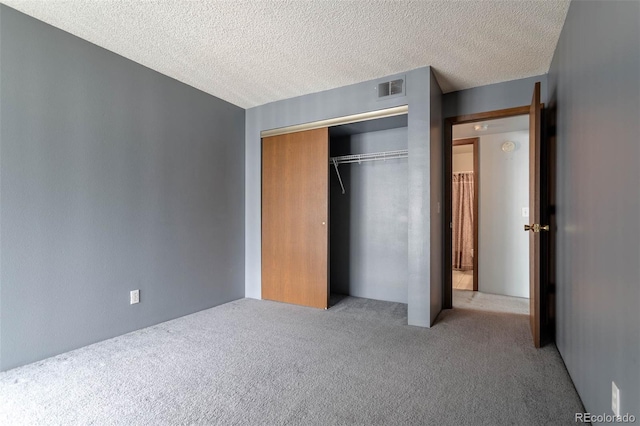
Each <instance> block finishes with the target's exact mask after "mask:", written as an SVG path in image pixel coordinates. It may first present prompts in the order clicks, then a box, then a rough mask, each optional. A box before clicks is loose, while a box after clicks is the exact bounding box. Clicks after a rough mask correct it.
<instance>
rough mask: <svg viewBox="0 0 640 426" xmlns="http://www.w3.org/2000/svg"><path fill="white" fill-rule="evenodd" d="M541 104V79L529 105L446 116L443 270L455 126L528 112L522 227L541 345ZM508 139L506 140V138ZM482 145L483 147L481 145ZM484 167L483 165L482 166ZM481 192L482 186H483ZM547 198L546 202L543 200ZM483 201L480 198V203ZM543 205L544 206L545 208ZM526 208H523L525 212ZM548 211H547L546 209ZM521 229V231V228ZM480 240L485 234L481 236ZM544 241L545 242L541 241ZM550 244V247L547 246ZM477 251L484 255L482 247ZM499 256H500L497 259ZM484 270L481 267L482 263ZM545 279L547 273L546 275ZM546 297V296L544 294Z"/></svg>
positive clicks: (534, 326) (447, 300) (448, 285)
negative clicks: (525, 217) (526, 185)
mask: <svg viewBox="0 0 640 426" xmlns="http://www.w3.org/2000/svg"><path fill="white" fill-rule="evenodd" d="M542 107H543V106H542V104H541V102H540V83H535V85H534V90H533V96H532V100H531V104H530V105H526V106H522V107H516V108H509V109H504V110H497V111H490V112H484V113H477V114H470V115H464V116H457V117H449V118H446V119H445V125H444V148H445V164H444V169H445V224H447V222H448V224H447V225H448V226H445V228H444V235H445V238H444V244H443V246H444V270H445V271H450V270H451V269H452V261H453V259H452V258H453V256H452V249H453V247H452V227H453V223H452V196H451V194H452V174H453V168H452V147H453V139H454V137H453V129H454V126H455V125H458V124H468V123H478V124H480V125H481V122H483V121H487V120H492V119H498V118H508V117H516V116H523V115H524V116H528V119H529V161H528V173H529V188H528V191H527V192H528V197H529V206H528V210H529V211H528V212H526V213H527V214H528V215H529V218H528V219H529V221H528V222H529V223H525V224H524V226H523V228H524V229H523V230H524V231H527V236H528V239H529V280H528V284H529V307H530V309H529V318H530V325H531V334H532V337H533V343H534V346H536V347H540V345H541V341H543V338H542V337H541V332H542V331H544V330H543V329H544V325H545V324H544V322H546V320H545V319H546V317H547V315H546V313H547V312H548V307H547V306H546V301H543V300H541V295H543V293H542V292H541V287H544V285H546V283H543V285H542V286H541V277H544V275H545V274H544V271H543V269H544V264H545V260H544V258H546V256H548V253H549V250H548V249H545V253H544V257H543V256H541V247H547V245H548V244H547V242H548V238H546V236H544V232H542V233H541V231H545V232H546V231H549V226H547V225H544V224H542V223H541V218H542V217H543V215H542V214H541V212H542V211H543V210H544V209H546V208H548V202H547V201H548V200H546V199H544V197H541V190H542V191H543V189H542V187H541V176H542V175H543V173H541V168H542V166H541V164H542V162H544V161H543V160H542V159H541V150H542V143H541V141H542V138H541V129H542V126H541V121H542ZM505 142H507V141H505ZM514 145H515V144H513V143H507V144H504V145H503V146H502V147H501V149H502V150H503V152H510V151H511V150H513V148H514ZM480 149H482V147H480ZM481 167H482V166H481ZM480 192H482V189H480ZM541 201H543V202H544V206H543V205H542V202H541ZM481 203H482V201H481V202H480V204H481ZM543 207H544V208H543ZM524 213H525V211H522V214H524ZM545 215H546V213H545ZM489 231H490V232H495V233H501V232H502V230H501V227H500V225H498V226H497V227H496V228H495V229H490V230H489ZM512 231H513V232H515V230H509V232H512ZM520 232H522V231H520ZM480 240H482V238H481V237H480ZM541 241H542V242H541ZM547 248H548V247H547ZM479 251H480V253H475V254H476V255H479V256H480V257H481V256H482V250H481V249H480V250H479ZM541 259H542V261H541ZM498 260H499V259H498ZM479 269H480V271H482V267H481V266H480V267H479ZM444 277H445V278H444V280H443V308H444V309H447V308H449V309H450V308H452V307H453V287H452V276H451V274H448V273H447V274H445V275H444ZM545 279H546V277H545ZM478 285H479V287H480V288H481V287H482V280H481V279H480V280H479V283H478ZM545 297H546V296H545Z"/></svg>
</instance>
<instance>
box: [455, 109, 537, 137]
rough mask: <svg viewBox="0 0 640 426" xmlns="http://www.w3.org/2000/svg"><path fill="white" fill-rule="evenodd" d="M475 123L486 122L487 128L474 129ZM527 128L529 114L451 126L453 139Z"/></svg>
mask: <svg viewBox="0 0 640 426" xmlns="http://www.w3.org/2000/svg"><path fill="white" fill-rule="evenodd" d="M477 124H486V125H487V130H475V129H474V128H473V127H474V126H475V125H477ZM520 130H529V115H518V116H516V117H509V118H497V119H494V120H487V121H480V122H478V123H465V124H456V125H455V126H453V139H464V138H477V137H480V136H486V135H495V134H498V133H507V132H516V131H520Z"/></svg>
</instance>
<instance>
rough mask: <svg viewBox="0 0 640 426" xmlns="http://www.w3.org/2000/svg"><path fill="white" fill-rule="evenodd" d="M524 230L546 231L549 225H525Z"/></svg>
mask: <svg viewBox="0 0 640 426" xmlns="http://www.w3.org/2000/svg"><path fill="white" fill-rule="evenodd" d="M524 230H525V231H532V232H540V231H548V230H549V225H540V224H539V223H534V224H532V225H525V226H524Z"/></svg>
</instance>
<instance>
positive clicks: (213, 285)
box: [0, 6, 245, 369]
mask: <svg viewBox="0 0 640 426" xmlns="http://www.w3.org/2000/svg"><path fill="white" fill-rule="evenodd" d="M0 13H1V15H0V37H1V39H2V44H1V45H0V90H1V93H2V96H1V97H0V119H1V122H0V153H1V156H0V237H1V240H0V273H1V275H0V299H1V300H0V307H1V311H0V312H1V320H2V322H1V324H0V326H1V328H0V338H1V341H2V347H1V353H0V368H1V369H8V368H12V367H15V366H18V365H20V364H24V363H28V362H31V361H35V360H38V359H42V358H45V357H48V356H51V355H55V354H58V353H61V352H65V351H68V350H70V349H74V348H77V347H80V346H83V345H87V344H90V343H92V342H96V341H99V340H102V339H106V338H109V337H112V336H116V335H119V334H122V333H126V332H129V331H132V330H135V329H139V328H141V327H146V326H149V325H152V324H155V323H158V322H161V321H166V320H169V319H172V318H175V317H179V316H182V315H186V314H189V313H192V312H195V311H198V310H201V309H205V308H209V307H211V306H214V305H217V304H220V303H224V302H228V301H231V300H234V299H237V298H241V297H243V295H244V262H243V259H244V230H243V228H244V224H243V219H242V218H243V216H244V117H245V114H244V111H243V110H242V109H241V108H238V107H236V106H233V105H231V104H229V103H226V102H224V101H221V100H219V99H217V98H214V97H212V96H210V95H207V94H205V93H203V92H200V91H198V90H196V89H193V88H191V87H189V86H186V85H184V84H182V83H179V82H177V81H175V80H172V79H170V78H168V77H166V76H163V75H161V74H159V73H156V72H154V71H151V70H149V69H147V68H145V67H143V66H141V65H138V64H136V63H134V62H131V61H129V60H127V59H124V58H122V57H120V56H117V55H115V54H113V53H111V52H109V51H106V50H104V49H101V48H99V47H97V46H95V45H92V44H90V43H88V42H86V41H83V40H81V39H79V38H76V37H74V36H72V35H70V34H68V33H65V32H63V31H60V30H57V29H55V28H53V27H50V26H48V25H46V24H44V23H41V22H39V21H37V20H35V19H32V18H30V17H27V16H25V15H23V14H21V13H18V12H16V11H14V10H12V9H10V8H8V7H5V6H0ZM132 289H140V290H141V295H140V298H141V303H140V304H138V305H129V291H130V290H132Z"/></svg>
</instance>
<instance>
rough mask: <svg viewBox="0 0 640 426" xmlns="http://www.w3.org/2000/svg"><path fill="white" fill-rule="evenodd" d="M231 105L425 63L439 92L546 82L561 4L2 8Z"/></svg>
mask: <svg viewBox="0 0 640 426" xmlns="http://www.w3.org/2000/svg"><path fill="white" fill-rule="evenodd" d="M0 1H1V2H2V3H5V4H7V5H8V6H11V7H13V8H15V9H17V10H20V11H22V12H24V13H26V14H28V15H31V16H33V17H35V18H37V19H40V20H42V21H44V22H47V23H49V24H51V25H53V26H55V27H58V28H61V29H63V30H65V31H68V32H70V33H72V34H74V35H76V36H78V37H81V38H83V39H86V40H88V41H90V42H92V43H95V44H97V45H98V46H102V47H104V48H106V49H109V50H111V51H113V52H115V53H118V54H120V55H122V56H124V57H126V58H129V59H131V60H133V61H136V62H138V63H140V64H143V65H145V66H147V67H149V68H152V69H154V70H156V71H159V72H161V73H163V74H166V75H168V76H170V77H173V78H175V79H177V80H180V81H182V82H184V83H187V84H189V85H191V86H193V87H196V88H198V89H201V90H203V91H205V92H207V93H210V94H212V95H214V96H217V97H219V98H222V99H225V100H227V101H229V102H232V103H234V104H236V105H238V106H241V107H244V108H249V107H252V106H256V105H261V104H264V103H268V102H272V101H276V100H279V99H285V98H290V97H293V96H299V95H303V94H306V93H313V92H318V91H321V90H326V89H331V88H334V87H340V86H345V85H348V84H352V83H357V82H360V81H364V80H369V79H375V78H379V77H384V76H387V75H391V74H395V73H399V72H404V71H407V70H411V69H414V68H419V67H423V66H427V65H431V66H432V67H434V69H435V70H436V76H437V79H438V82H439V83H440V86H441V87H442V89H443V91H444V92H445V93H446V92H451V91H455V90H460V89H466V88H470V87H476V86H481V85H485V84H491V83H496V82H500V81H507V80H514V79H518V78H524V77H530V76H534V75H540V74H544V73H546V72H547V71H548V70H549V64H550V63H551V59H552V55H553V52H554V50H555V46H556V43H557V41H558V37H559V36H560V30H561V29H562V25H563V23H564V20H565V17H566V13H567V10H568V7H569V2H568V1H559V0H552V1H516V0H512V1H491V0H482V1H480V0H478V1H450V0H449V1H374V0H360V1H340V0H315V1H301V0H297V1H296V0H285V1H273V0H266V1H259V0H252V1H235V0H233V1H207V0H190V1H186V0H182V1H180V0H173V1H169V0H164V1H162V0H156V1H153V0H145V1H139V0H138V1H136V0H128V1H124V0H0Z"/></svg>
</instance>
